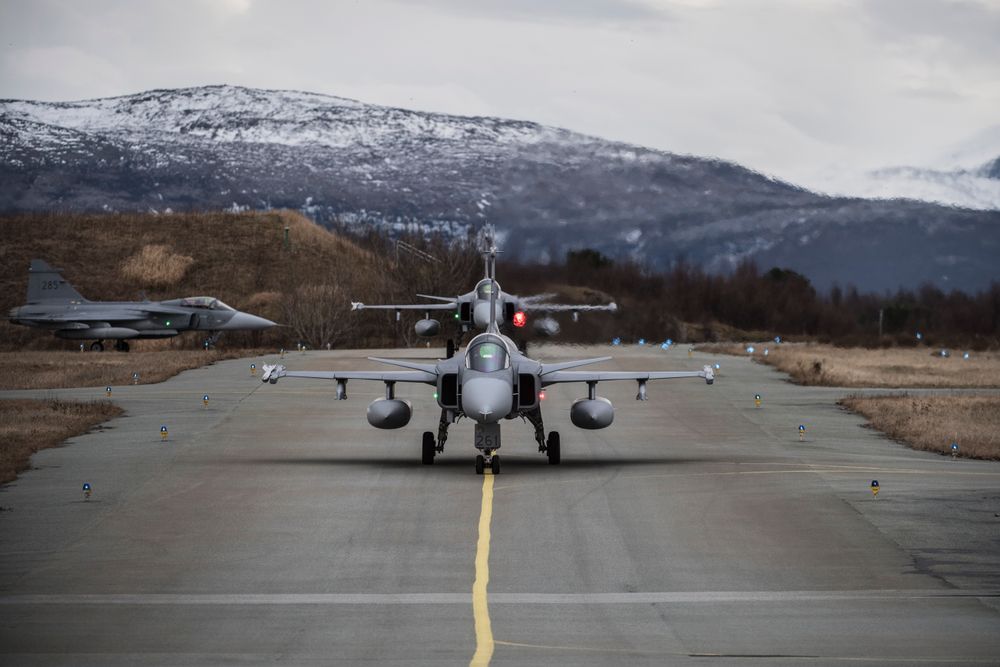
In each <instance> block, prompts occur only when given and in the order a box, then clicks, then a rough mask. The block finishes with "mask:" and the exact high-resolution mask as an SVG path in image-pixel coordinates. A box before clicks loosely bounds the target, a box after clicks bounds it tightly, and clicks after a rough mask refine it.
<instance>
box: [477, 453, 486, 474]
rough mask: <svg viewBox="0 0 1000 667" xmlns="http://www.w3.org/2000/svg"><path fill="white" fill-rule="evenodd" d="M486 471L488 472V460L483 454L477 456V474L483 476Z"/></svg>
mask: <svg viewBox="0 0 1000 667" xmlns="http://www.w3.org/2000/svg"><path fill="white" fill-rule="evenodd" d="M484 470H486V459H484V458H483V455H482V454H476V474H477V475H482V474H483V471H484Z"/></svg>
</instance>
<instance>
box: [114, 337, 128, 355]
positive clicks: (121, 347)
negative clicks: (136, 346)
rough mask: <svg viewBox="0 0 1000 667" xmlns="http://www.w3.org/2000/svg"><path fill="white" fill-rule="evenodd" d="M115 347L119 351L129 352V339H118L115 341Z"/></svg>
mask: <svg viewBox="0 0 1000 667" xmlns="http://www.w3.org/2000/svg"><path fill="white" fill-rule="evenodd" d="M115 349H116V350H118V351H119V352H128V350H129V346H128V341H126V340H122V339H120V338H119V339H118V340H116V341H115Z"/></svg>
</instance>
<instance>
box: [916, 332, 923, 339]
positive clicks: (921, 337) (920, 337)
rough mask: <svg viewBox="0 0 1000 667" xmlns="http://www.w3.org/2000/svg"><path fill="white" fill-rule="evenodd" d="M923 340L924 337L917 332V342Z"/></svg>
mask: <svg viewBox="0 0 1000 667" xmlns="http://www.w3.org/2000/svg"><path fill="white" fill-rule="evenodd" d="M923 339H924V335H923V334H922V333H920V332H919V331H918V332H917V340H923Z"/></svg>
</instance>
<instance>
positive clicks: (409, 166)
mask: <svg viewBox="0 0 1000 667" xmlns="http://www.w3.org/2000/svg"><path fill="white" fill-rule="evenodd" d="M0 176H2V185H0V211H7V212H14V211H40V210H53V209H55V210H70V211H96V210H118V211H130V210H140V211H142V210H153V211H157V212H169V211H187V210H198V209H202V210H217V209H230V210H248V209H264V210H266V209H269V208H290V209H296V210H299V211H301V212H303V213H304V214H306V215H308V216H309V217H311V218H312V219H314V220H316V221H317V222H320V223H323V224H326V225H338V226H343V227H347V228H358V227H369V226H370V227H375V228H378V229H381V230H384V231H388V232H390V233H399V232H401V231H404V230H409V231H424V232H430V231H441V232H444V233H447V234H456V235H464V234H465V232H466V231H467V230H468V229H469V227H472V226H478V225H479V224H481V222H482V221H483V220H484V219H487V218H488V219H489V220H491V221H493V222H496V223H498V224H499V225H500V226H501V227H502V228H503V230H504V231H505V249H506V251H507V252H508V253H510V254H511V255H513V256H516V257H519V258H521V259H524V260H527V261H556V260H560V259H561V258H562V257H563V256H564V255H565V253H566V252H567V251H568V250H575V249H580V248H582V247H593V248H596V249H598V250H600V251H601V252H603V253H605V254H607V255H609V256H612V257H615V258H619V259H634V260H638V261H641V262H643V263H645V264H647V265H649V266H650V267H652V268H657V269H663V268H668V267H669V266H670V265H672V263H673V262H676V261H678V260H679V259H682V258H683V259H685V260H687V261H691V262H695V263H698V264H700V265H702V266H704V267H705V268H706V269H707V270H710V271H726V270H730V269H731V268H732V267H734V266H735V265H736V264H738V263H739V262H740V261H743V260H746V259H752V260H754V261H757V262H758V263H759V264H761V265H765V266H768V265H780V266H787V267H789V268H793V269H795V270H797V271H800V272H801V273H803V274H805V275H807V276H809V277H810V278H811V279H812V280H813V281H814V283H816V284H817V285H818V286H820V287H826V286H829V285H831V284H833V283H840V284H847V283H854V284H857V285H858V286H859V287H861V288H864V289H893V288H895V287H897V286H899V285H916V284H919V283H922V282H930V283H934V284H937V285H940V286H944V287H959V288H962V289H978V288H982V287H985V286H986V285H988V284H989V283H990V282H991V281H992V280H994V279H996V278H997V277H998V275H997V273H998V271H997V267H996V266H995V264H996V262H995V260H993V257H995V256H997V251H1000V213H997V212H991V211H986V212H982V211H969V210H964V209H959V208H954V207H946V206H937V205H934V204H928V203H925V202H919V201H911V200H900V201H897V200H865V199H858V198H850V197H833V196H825V195H820V194H817V193H814V192H810V191H808V190H806V189H804V188H801V187H798V186H796V185H793V184H790V183H786V182H783V181H780V180H777V179H774V178H771V177H769V176H766V175H764V174H761V173H759V172H756V171H753V170H751V169H747V168H745V167H742V166H740V165H736V164H734V163H731V162H725V161H722V160H716V159H708V158H700V157H697V156H687V155H679V154H674V153H669V152H666V151H657V150H653V149H648V148H643V147H641V146H634V145H631V144H625V143H622V142H614V141H606V140H603V139H600V138H599V137H591V136H588V135H583V134H579V133H575V132H571V131H569V130H564V129H561V128H554V127H549V126H545V125H540V124H538V123H533V122H531V121H524V120H507V119H500V118H492V117H483V116H475V117H467V116H456V115H451V114H437V113H433V112H425V111H410V110H406V109H400V108H395V107H383V106H378V105H371V104H366V103H364V102H359V101H357V100H350V99H349V98H341V97H335V96H329V95H321V94H317V93H308V92H304V91H280V90H261V89H252V88H242V87H236V86H226V85H219V86H211V87H192V88H184V89H160V90H155V91H146V92H143V93H137V94H135V95H124V96H118V97H114V98H97V99H92V100H80V101H76V102H60V103H52V102H32V101H24V100H0ZM991 252H992V253H994V254H993V255H992V256H991V255H990V253H991Z"/></svg>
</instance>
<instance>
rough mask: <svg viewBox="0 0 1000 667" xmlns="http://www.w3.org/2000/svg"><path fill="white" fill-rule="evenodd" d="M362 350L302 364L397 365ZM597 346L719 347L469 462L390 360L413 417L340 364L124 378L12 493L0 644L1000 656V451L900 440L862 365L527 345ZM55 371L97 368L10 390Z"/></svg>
mask: <svg viewBox="0 0 1000 667" xmlns="http://www.w3.org/2000/svg"><path fill="white" fill-rule="evenodd" d="M433 352H434V351H430V350H418V351H412V350H411V351H392V352H387V351H385V350H380V351H378V354H379V355H380V356H402V355H404V354H406V355H410V356H422V357H431V356H433V354H432V353H433ZM368 353H369V352H365V351H341V352H309V353H307V354H305V355H300V354H298V353H291V354H289V355H288V356H287V358H286V359H285V360H284V363H286V365H287V366H288V367H289V368H290V369H303V368H323V369H331V368H359V369H362V368H370V369H374V368H378V367H379V365H378V364H375V363H372V362H369V361H367V360H365V356H366V355H367V354H368ZM602 354H613V355H614V356H615V360H614V361H613V362H609V363H607V364H604V365H602V366H600V367H599V368H606V369H608V370H626V369H639V368H647V369H651V370H654V369H655V370H659V369H664V370H675V369H678V370H684V369H697V368H700V367H701V366H702V365H704V364H705V363H708V362H714V361H718V362H719V363H720V364H721V369H720V372H719V375H718V379H717V380H716V383H715V385H713V386H706V385H705V384H704V382H702V381H698V380H673V381H662V382H651V383H650V384H649V388H648V390H649V396H650V400H649V401H647V402H637V401H635V400H634V397H635V391H636V390H635V384H634V383H631V382H622V383H611V382H608V383H602V384H600V385H599V387H598V393H599V394H600V395H602V396H606V397H608V398H610V399H611V400H612V401H613V402H614V403H615V406H616V408H617V414H616V416H615V423H614V424H613V425H612V426H611V427H610V428H608V429H605V430H603V431H583V430H580V429H576V428H575V427H573V426H572V425H571V424H570V422H569V405H570V403H571V402H572V400H573V399H575V398H579V397H580V396H582V395H583V394H584V392H585V387H584V388H582V387H579V386H573V385H558V386H553V387H550V388H549V389H548V390H547V397H546V400H545V402H544V405H543V409H544V414H545V420H546V427H547V428H554V429H557V430H559V431H560V432H561V434H562V454H563V463H562V464H561V465H560V466H550V465H548V463H547V460H546V459H545V458H544V457H543V456H542V455H541V454H539V453H538V452H537V451H536V449H537V448H536V446H535V445H534V441H533V439H532V437H531V429H530V427H529V426H528V425H526V424H522V423H521V422H520V421H519V420H518V421H510V422H504V424H503V433H504V440H503V447H502V448H501V450H500V453H501V460H502V474H501V475H499V476H496V477H492V476H490V475H486V476H476V475H475V474H474V473H473V453H474V452H473V449H472V446H471V442H472V427H471V425H470V424H469V423H468V422H466V421H463V422H460V423H459V424H457V425H456V426H454V427H452V429H451V437H450V439H449V441H448V444H447V446H446V451H445V452H444V453H443V454H441V455H439V456H438V458H437V460H436V462H435V464H434V465H433V466H422V465H421V464H420V456H419V444H420V434H421V432H422V431H424V430H435V428H436V424H437V417H438V414H437V407H436V404H435V403H434V401H433V398H432V394H433V389H432V388H430V387H427V386H423V385H418V386H404V385H397V388H396V389H397V395H398V396H399V397H403V398H407V399H409V400H411V401H412V402H413V406H414V418H413V420H412V421H411V423H410V425H409V426H407V427H406V428H404V429H400V430H398V431H379V430H376V429H373V428H371V427H370V426H368V424H367V422H366V420H365V416H364V415H365V407H366V406H367V404H368V403H369V402H370V401H371V400H372V399H374V398H376V397H379V396H382V395H383V394H384V389H383V386H382V384H381V383H366V382H359V381H352V382H351V383H350V384H349V386H348V397H349V398H348V400H347V401H341V402H338V401H335V400H334V393H335V387H334V386H333V385H332V383H324V382H322V381H293V380H289V379H285V380H282V381H281V382H280V383H279V384H278V385H276V386H270V385H266V386H265V385H262V384H261V383H260V382H259V381H258V380H256V379H254V378H252V377H251V375H250V372H249V363H250V362H251V361H255V362H256V363H257V367H258V368H259V367H260V365H261V363H262V362H263V361H265V359H262V358H257V359H254V360H250V359H245V360H233V361H227V362H221V363H219V364H216V365H215V366H212V367H208V368H203V369H198V370H194V371H188V372H185V373H183V374H181V375H180V376H178V377H176V378H174V379H172V380H169V381H168V382H165V383H162V384H159V385H139V386H129V385H126V386H121V387H113V400H115V401H116V402H118V403H119V404H121V405H122V407H123V408H125V410H126V415H125V416H124V417H122V418H120V419H117V420H114V421H113V422H111V423H109V424H108V428H106V429H102V430H98V431H96V432H93V433H91V434H88V435H85V436H81V437H79V438H75V439H73V440H72V441H71V442H70V443H69V444H68V445H67V446H64V447H61V448H56V449H51V450H46V451H44V452H41V453H39V454H37V455H36V456H35V458H34V459H33V462H34V469H33V470H31V471H29V472H27V473H25V474H24V475H22V477H21V478H19V479H18V480H17V481H16V482H14V483H12V484H10V485H7V486H5V487H3V488H2V491H0V506H2V507H3V508H4V510H5V511H3V512H0V663H2V664H12V665H14V664H16V665H71V664H72V665H87V664H93V665H132V664H138V663H141V664H153V665H202V664H220V663H222V664H250V665H253V664H262V663H273V662H287V663H291V664H331V663H339V664H357V663H365V664H384V663H396V664H408V665H409V664H425V665H438V664H456V665H457V664H470V663H477V664H486V663H489V664H493V665H504V664H532V665H548V664H560V665H591V664H593V665H600V664H618V663H628V664H649V665H661V664H698V665H723V664H725V665H734V664H754V665H772V664H774V665H789V664H809V665H825V664H829V665H841V664H845V663H860V664H885V663H892V664H957V665H964V664H969V665H976V664H997V661H998V656H1000V598H998V596H1000V465H998V464H996V463H991V462H977V461H966V460H957V461H952V460H950V459H947V458H945V457H941V456H937V455H933V454H927V453H921V452H914V451H911V450H909V449H907V448H905V447H903V446H901V445H899V444H896V443H893V442H891V441H888V440H886V439H885V438H883V437H882V436H880V435H879V434H878V433H875V432H873V431H871V430H870V429H865V428H862V427H861V424H862V420H861V419H860V418H859V417H856V416H854V415H852V414H850V413H848V412H845V411H843V410H841V409H840V408H838V407H837V406H836V405H835V400H836V397H838V396H840V395H844V394H847V393H850V392H849V390H838V389H830V388H804V387H797V386H794V385H791V384H789V383H787V382H786V381H785V380H784V378H783V376H781V375H780V374H778V373H776V372H774V371H773V370H771V369H769V368H766V367H763V366H760V365H755V364H752V363H750V362H749V361H748V360H745V359H737V358H732V357H720V358H718V359H716V358H713V357H707V356H703V355H699V354H695V355H694V356H693V357H692V358H688V355H687V353H686V351H684V350H671V351H669V352H665V351H662V350H660V349H659V348H637V347H629V348H611V347H607V346H605V347H600V348H598V347H590V348H582V349H581V348H575V349H574V348H569V347H556V346H551V347H548V346H547V347H539V348H537V349H532V356H534V357H538V358H541V359H542V360H553V361H555V360H564V359H570V358H583V357H589V356H599V355H602ZM272 359H273V358H269V359H267V360H272ZM206 393H207V394H208V395H209V397H210V401H209V405H208V407H205V406H203V404H202V396H203V395H204V394H206ZM755 393H759V394H761V396H762V398H763V402H762V405H761V407H760V408H755V407H754V401H753V397H754V394H755ZM46 395H52V396H66V397H72V398H83V399H102V398H104V388H103V387H96V388H89V389H73V390H58V391H46V392H23V391H22V392H0V398H6V397H13V396H46ZM799 424H803V425H805V426H806V431H805V436H804V439H803V441H800V439H799V433H798V426H799ZM161 425H166V426H168V434H169V435H168V439H167V440H166V441H165V442H163V441H161V436H160V432H159V429H160V426H161ZM873 479H877V480H878V481H879V483H880V493H879V495H878V497H877V499H876V498H874V497H873V496H872V493H871V491H870V483H871V481H872V480H873ZM85 481H86V482H89V483H91V484H92V487H93V490H94V492H93V495H92V497H91V498H90V500H84V498H83V495H82V492H81V485H82V483H83V482H85Z"/></svg>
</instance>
